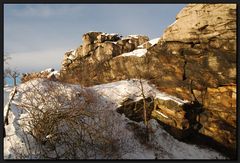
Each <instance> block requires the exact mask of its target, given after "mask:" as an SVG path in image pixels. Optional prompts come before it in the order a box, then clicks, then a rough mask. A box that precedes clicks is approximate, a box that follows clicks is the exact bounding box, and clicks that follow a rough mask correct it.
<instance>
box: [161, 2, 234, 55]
mask: <svg viewBox="0 0 240 163" xmlns="http://www.w3.org/2000/svg"><path fill="white" fill-rule="evenodd" d="M163 39H164V40H165V41H179V42H184V43H193V44H194V46H203V45H206V43H207V45H208V46H210V47H212V48H216V49H221V50H223V51H232V52H235V51H236V5H235V4H190V5H187V6H186V7H185V8H184V9H182V10H181V11H180V13H179V14H178V15H177V16H176V22H175V23H173V24H172V25H171V26H169V27H168V28H167V29H166V30H165V32H164V34H163ZM202 43H203V45H201V44H202Z"/></svg>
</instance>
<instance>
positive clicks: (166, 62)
mask: <svg viewBox="0 0 240 163" xmlns="http://www.w3.org/2000/svg"><path fill="white" fill-rule="evenodd" d="M176 19H177V20H176V21H175V23H173V24H172V25H171V26H169V27H168V28H167V29H166V30H165V32H164V34H163V37H162V38H161V39H160V40H159V41H158V43H157V44H156V45H150V44H149V42H147V41H148V38H147V37H144V36H142V37H136V36H129V37H127V38H121V37H120V36H115V35H109V34H103V33H101V32H95V33H87V34H85V35H84V36H83V45H82V46H80V47H79V48H77V49H76V51H72V52H71V54H69V53H66V57H65V59H64V63H66V65H65V64H63V67H62V70H61V79H62V80H63V81H65V82H70V83H80V84H82V85H85V86H90V85H95V84H101V83H107V82H113V81H117V80H123V79H129V78H140V77H141V78H145V79H147V80H149V81H150V82H152V83H154V84H155V85H156V86H157V87H158V89H159V90H161V91H163V92H166V93H168V94H170V95H173V96H176V97H178V98H181V99H183V100H188V101H197V102H199V103H200V104H201V105H202V106H203V109H204V111H203V112H202V113H199V114H200V115H199V116H196V117H195V118H196V120H197V121H199V123H200V124H201V125H202V128H201V129H200V130H199V132H201V133H202V134H204V135H206V136H209V137H211V138H213V139H214V140H216V141H217V142H219V143H221V144H223V145H224V146H226V147H230V148H234V149H236V135H234V133H235V131H236V93H235V92H236V91H234V90H236V85H234V84H235V83H236V5H234V4H191V5H188V6H187V7H185V8H184V9H183V10H182V11H181V12H180V13H179V14H178V15H177V18H176ZM141 44H142V47H141V48H146V49H147V52H146V54H145V55H142V56H131V55H129V56H126V55H121V54H122V53H127V52H130V51H133V50H136V49H139V45H141ZM69 56H72V57H69ZM68 60H70V61H68ZM223 90H225V91H223ZM218 91H220V93H218ZM221 91H223V92H221ZM234 102H235V103H234ZM193 109H194V108H193ZM170 110H171V109H170ZM216 110H218V112H217V113H216ZM166 111H167V110H166ZM183 114H184V110H183V111H182V112H181V115H183ZM169 116H170V114H169ZM174 117H175V119H176V121H177V125H175V127H177V128H179V129H183V128H184V127H186V126H188V125H186V124H187V123H182V122H185V121H184V118H180V120H179V119H178V120H177V117H178V115H177V114H176V115H175V116H174ZM179 117H181V116H179ZM204 118H205V119H206V120H205V119H204ZM158 119H159V120H160V121H164V120H163V119H161V118H158ZM166 123H168V122H166ZM168 124H169V125H171V124H173V123H172V122H171V123H170V122H169V123H168ZM181 124H185V126H184V125H181Z"/></svg>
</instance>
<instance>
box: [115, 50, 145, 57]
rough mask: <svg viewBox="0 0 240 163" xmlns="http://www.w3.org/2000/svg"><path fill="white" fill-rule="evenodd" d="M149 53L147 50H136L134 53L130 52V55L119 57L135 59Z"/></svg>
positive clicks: (124, 54)
mask: <svg viewBox="0 0 240 163" xmlns="http://www.w3.org/2000/svg"><path fill="white" fill-rule="evenodd" d="M146 53H147V49H136V50H134V51H132V52H129V53H123V54H121V55H119V56H122V57H127V56H135V57H142V56H144V55H145V54H146Z"/></svg>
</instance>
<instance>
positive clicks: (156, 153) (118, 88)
mask: <svg viewBox="0 0 240 163" xmlns="http://www.w3.org/2000/svg"><path fill="white" fill-rule="evenodd" d="M142 83H143V88H144V92H145V95H146V96H153V97H158V98H161V99H163V100H173V101H175V102H177V103H178V104H179V105H182V104H183V103H185V102H187V101H183V100H181V99H178V98H176V97H173V96H170V95H167V94H165V93H163V92H160V91H158V90H157V89H156V88H155V87H154V86H153V85H150V84H149V83H148V81H145V80H142ZM36 88H37V91H34V90H35V89H36ZM50 90H57V91H55V92H58V97H57V98H56V97H54V96H53V94H52V93H51V92H52V91H50ZM17 91H18V92H17V94H16V97H15V98H14V100H13V102H12V108H11V111H10V115H9V125H6V126H5V129H6V135H7V136H6V137H5V138H4V158H5V159H7V158H19V156H16V154H15V153H14V149H15V150H17V151H22V150H23V151H25V155H24V156H22V157H23V158H37V157H36V155H34V154H33V153H32V151H31V152H29V148H26V146H27V145H26V144H25V143H26V133H25V132H24V131H25V129H24V127H23V126H22V124H23V121H24V119H25V120H26V117H28V112H26V110H27V109H26V110H25V109H24V107H31V106H39V107H38V108H39V109H42V110H43V109H46V108H45V107H44V105H48V106H52V107H51V109H54V108H55V105H53V104H52V103H53V101H56V100H57V101H58V102H60V103H61V104H59V105H58V106H60V107H61V108H68V106H69V105H71V104H72V103H74V102H75V101H76V100H77V101H78V102H79V103H77V104H81V103H82V102H89V101H90V103H92V104H91V106H93V107H92V108H95V110H96V111H98V110H97V109H99V110H103V111H104V115H105V120H106V122H107V124H108V125H109V128H112V129H114V130H111V135H112V136H113V137H114V138H118V139H117V140H118V141H119V142H121V143H120V146H119V148H120V149H118V150H119V151H120V153H121V155H120V158H122V159H155V158H157V159H216V158H217V159H225V157H224V156H222V155H221V154H220V153H218V152H216V151H214V150H212V149H206V148H202V147H199V146H197V145H190V144H186V143H183V142H180V141H178V140H177V139H175V138H173V137H172V136H171V135H170V134H168V133H167V132H166V131H165V130H164V129H163V128H162V126H161V125H159V124H158V123H157V121H155V120H151V121H150V125H151V127H152V129H153V131H154V132H153V134H152V135H151V140H150V142H149V144H150V146H146V144H143V143H141V142H140V141H139V139H138V136H137V137H136V132H135V131H134V130H133V129H129V124H135V125H137V126H138V127H139V128H144V124H143V123H142V122H141V123H137V122H133V121H131V120H129V119H128V118H126V117H125V116H124V115H120V114H118V113H117V112H116V111H115V109H116V108H117V107H118V106H119V105H120V104H121V102H123V101H124V100H125V99H126V98H132V99H135V100H139V99H141V89H140V82H139V80H137V79H131V80H123V81H118V82H113V83H108V84H101V85H96V86H92V87H88V88H82V87H80V86H79V85H71V84H62V83H59V82H54V81H48V80H46V79H35V80H32V81H28V82H26V83H24V84H20V85H19V86H18V87H17ZM30 96H31V97H33V98H34V100H33V99H29V97H30ZM43 96H44V97H45V99H47V100H45V101H44V104H43V102H42V101H41V100H39V99H41V98H42V97H43ZM91 99H94V101H91ZM74 100H75V101H74ZM49 104H50V105H49ZM109 132H110V130H109ZM46 137H49V134H48V135H47V136H46ZM28 140H29V142H30V144H34V143H36V142H35V141H34V139H33V138H31V137H28ZM24 142H25V143H24ZM31 147H32V148H31V149H32V150H35V148H36V146H34V145H31ZM56 150H58V149H56ZM61 150H63V148H62V147H61ZM90 158H104V157H103V156H102V155H97V156H95V157H90Z"/></svg>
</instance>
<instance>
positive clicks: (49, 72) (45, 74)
mask: <svg viewBox="0 0 240 163" xmlns="http://www.w3.org/2000/svg"><path fill="white" fill-rule="evenodd" d="M36 78H45V79H49V80H53V81H57V80H58V79H59V73H58V72H57V71H54V69H53V68H49V69H46V70H44V71H41V72H33V73H26V74H23V75H22V78H21V82H22V83H24V82H27V81H29V80H33V79H36Z"/></svg>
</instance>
